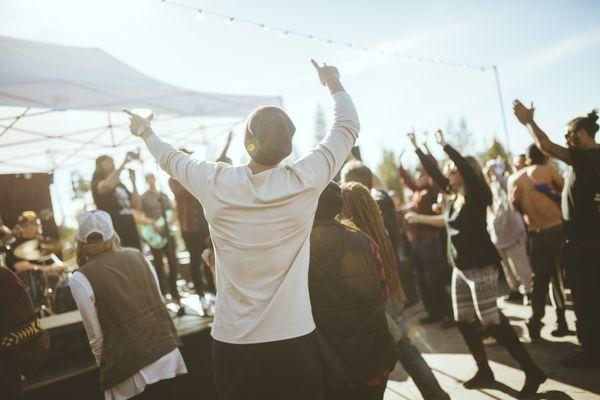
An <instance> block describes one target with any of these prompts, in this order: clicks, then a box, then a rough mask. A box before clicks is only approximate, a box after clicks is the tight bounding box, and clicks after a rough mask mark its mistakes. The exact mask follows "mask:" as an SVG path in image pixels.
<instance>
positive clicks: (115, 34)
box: [0, 0, 600, 166]
mask: <svg viewBox="0 0 600 400" xmlns="http://www.w3.org/2000/svg"><path fill="white" fill-rule="evenodd" d="M181 1H182V2H185V3H187V4H190V5H194V6H197V7H199V8H204V9H207V10H213V11H217V12H222V13H225V14H231V15H233V16H237V17H240V18H246V19H251V20H256V21H259V22H264V23H267V24H271V25H275V26H279V27H282V28H286V29H291V30H297V31H302V32H307V33H312V34H315V35H317V36H319V37H329V38H333V39H339V40H343V41H349V42H355V43H357V44H361V45H366V46H371V47H376V48H381V49H387V50H395V51H398V52H402V53H406V54H411V55H417V56H428V57H435V58H440V59H447V60H451V61H457V62H466V63H474V64H486V65H487V64H495V65H498V67H499V71H500V78H501V84H502V90H503V94H504V105H505V108H506V110H507V121H508V129H509V135H510V140H511V144H512V150H513V151H514V152H520V151H522V150H523V149H524V148H525V146H526V145H527V144H528V143H529V142H530V139H529V136H528V135H527V133H526V132H525V130H524V129H522V128H521V127H520V126H519V125H518V124H517V123H516V121H515V119H514V118H513V117H512V115H511V112H510V110H511V103H512V99H514V98H515V97H519V98H521V99H522V100H523V101H524V102H525V101H526V102H528V101H531V100H533V101H534V102H535V104H536V107H537V115H538V120H539V122H540V124H541V126H542V127H544V128H547V130H548V131H549V133H550V135H551V136H552V137H553V138H555V139H557V140H561V141H562V134H563V132H564V129H565V128H564V124H565V123H566V122H567V121H568V120H569V119H571V118H572V117H574V116H577V115H581V114H585V113H587V112H589V111H590V110H591V109H592V108H593V107H598V106H600V21H599V17H600V2H598V1H566V0H562V1H502V2H498V1H496V2H492V1H421V2H413V1H411V2H409V1H351V0H345V1H328V2H324V1H316V0H305V1H270V0H255V1H240V0H235V1H234V0H205V1H200V0H181ZM194 14H195V13H194V12H192V11H187V10H183V9H180V8H177V7H173V6H170V5H168V4H165V3H163V2H161V1H158V0H103V1H93V2H92V1H75V0H72V1H68V0H53V1H47V0H19V1H17V0H1V1H0V34H1V35H8V36H15V37H20V38H26V39H34V40H45V41H49V42H55V43H60V44H68V45H77V46H97V47H101V48H103V49H104V50H106V51H108V52H109V53H111V54H113V55H114V56H116V57H117V58H119V59H121V60H122V61H124V62H125V63H127V64H129V65H131V66H133V67H135V68H137V69H139V70H141V71H143V72H144V73H146V74H148V75H150V76H153V77H155V78H158V79H161V80H164V81H166V82H168V83H172V84H175V85H179V86H182V87H188V88H192V89H198V90H203V91H217V92H229V93H243V94H268V95H272V94H280V95H282V96H283V99H284V104H285V107H286V109H287V110H288V112H289V113H290V115H291V117H292V119H293V120H294V121H295V123H296V126H297V128H298V130H297V135H296V140H297V146H298V148H299V150H301V151H306V150H308V149H309V147H310V146H311V145H312V144H313V142H314V139H313V120H314V110H315V107H316V104H317V103H318V102H319V103H321V104H323V105H324V106H326V107H329V105H330V101H329V99H328V96H327V92H326V90H325V89H323V88H322V87H321V86H320V85H319V84H318V82H317V80H316V78H315V76H314V71H313V69H312V66H311V65H310V63H309V61H308V60H309V59H310V58H311V57H314V58H315V59H317V60H319V61H326V62H328V63H330V64H334V65H337V66H338V67H339V68H340V71H341V74H342V79H343V82H344V84H345V86H346V88H347V90H348V92H350V93H351V95H352V96H353V97H354V99H355V102H356V105H357V109H358V111H359V114H360V118H361V123H362V132H361V138H360V142H359V143H360V145H361V148H362V152H363V155H364V157H365V159H366V161H367V163H369V164H371V165H372V166H375V165H376V163H377V162H378V161H379V159H380V156H381V151H382V149H383V148H384V147H385V148H389V149H393V150H395V151H397V152H398V151H400V150H401V149H402V148H405V147H407V146H408V141H407V140H406V138H405V136H404V135H403V133H404V132H406V131H407V130H409V129H410V128H411V127H412V126H414V127H415V128H416V130H417V131H422V130H425V129H428V130H430V131H431V130H433V129H436V128H437V127H445V126H446V123H447V121H448V119H449V118H454V119H455V120H457V119H458V118H459V117H460V116H464V117H465V118H466V120H467V122H468V124H469V126H470V128H471V130H472V131H473V132H474V135H475V140H476V143H477V144H478V146H479V147H483V146H484V145H485V144H488V143H489V142H491V140H492V138H493V136H494V135H498V137H499V138H501V139H503V128H502V122H501V119H500V113H499V107H498V98H497V95H496V89H495V82H494V79H493V73H492V72H490V71H488V72H480V71H478V70H470V69H458V68H450V67H446V66H441V65H432V64H419V63H413V62H409V61H406V60H404V59H400V58H395V57H387V56H379V55H377V54H373V53H363V52H361V51H358V50H355V49H348V48H340V47H335V46H324V45H322V44H321V43H320V41H310V40H302V39H297V38H293V37H289V38H286V39H282V38H280V37H279V36H278V35H277V34H276V33H274V32H269V31H263V30H260V29H256V28H251V27H247V26H244V25H241V24H235V23H234V24H233V26H227V25H226V24H224V23H223V21H222V20H220V19H214V18H210V17H208V18H207V19H206V21H205V22H198V21H197V19H196V18H195V15H194ZM240 136H241V135H239V133H238V134H237V137H236V141H235V142H234V145H233V158H234V160H240V159H241V158H242V155H243V150H242V148H241V138H240ZM414 161H415V159H414V158H413V157H412V156H411V157H407V162H411V163H413V162H414Z"/></svg>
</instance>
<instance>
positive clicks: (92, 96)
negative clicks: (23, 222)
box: [0, 36, 281, 173]
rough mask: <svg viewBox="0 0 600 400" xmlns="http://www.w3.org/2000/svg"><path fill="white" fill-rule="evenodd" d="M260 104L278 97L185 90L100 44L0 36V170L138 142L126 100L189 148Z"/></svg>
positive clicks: (26, 168) (72, 160)
mask: <svg viewBox="0 0 600 400" xmlns="http://www.w3.org/2000/svg"><path fill="white" fill-rule="evenodd" d="M263 104H275V105H281V98H280V97H260V96H243V95H230V94H219V93H203V92H197V91H192V90H186V89H182V88H179V87H175V86H172V85H168V84H166V83H163V82H160V81H157V80H155V79H152V78H150V77H148V76H146V75H144V74H143V73H141V72H139V71H137V70H135V69H133V68H131V67H129V66H127V65H126V64H124V63H122V62H120V61H119V60H117V59H116V58H114V57H112V56H111V55H110V54H108V53H106V52H104V51H103V50H100V49H97V48H82V47H72V46H62V45H55V44H48V43H43V42H35V41H29V40H22V39H15V38H10V37H3V36H0V173H18V172H43V171H55V170H58V169H77V168H79V166H81V165H82V164H84V163H85V164H86V165H90V163H91V162H93V160H94V159H95V158H96V157H97V156H98V155H100V154H104V153H109V154H111V155H117V156H118V155H120V154H124V153H125V152H126V151H129V150H133V149H135V148H136V147H137V146H139V142H137V141H135V140H134V139H133V138H132V137H131V135H130V134H129V132H128V129H127V126H128V124H127V118H126V116H125V115H124V114H123V113H122V112H121V108H123V107H126V108H148V109H152V110H153V111H154V113H155V114H156V118H155V122H154V126H156V130H157V131H158V132H160V133H161V135H162V136H164V137H165V138H167V139H168V140H169V141H171V142H172V143H173V144H174V145H175V146H183V145H185V146H186V147H190V146H191V147H192V148H193V147H194V146H196V147H197V146H201V145H207V144H208V143H210V142H211V141H214V140H215V139H217V138H218V137H219V136H220V135H221V134H222V133H224V132H226V131H227V130H228V129H230V128H231V127H232V126H234V125H236V124H238V123H240V122H241V121H243V119H244V118H245V117H246V115H248V113H249V112H250V111H251V110H252V109H254V108H255V107H257V106H259V105H263ZM117 161H118V160H117Z"/></svg>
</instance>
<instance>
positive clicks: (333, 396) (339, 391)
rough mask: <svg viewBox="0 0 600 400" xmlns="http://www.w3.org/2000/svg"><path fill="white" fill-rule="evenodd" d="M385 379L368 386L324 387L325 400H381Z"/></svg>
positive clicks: (385, 384) (385, 383)
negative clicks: (377, 383)
mask: <svg viewBox="0 0 600 400" xmlns="http://www.w3.org/2000/svg"><path fill="white" fill-rule="evenodd" d="M386 386H387V379H386V380H385V381H384V382H382V383H381V384H380V385H378V386H369V387H348V388H337V387H326V388H325V400H383V395H384V394H385V387H386Z"/></svg>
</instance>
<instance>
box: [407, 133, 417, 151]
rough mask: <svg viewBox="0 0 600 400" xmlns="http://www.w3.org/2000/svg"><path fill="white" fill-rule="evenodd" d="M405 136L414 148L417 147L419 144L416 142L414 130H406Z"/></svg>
mask: <svg viewBox="0 0 600 400" xmlns="http://www.w3.org/2000/svg"><path fill="white" fill-rule="evenodd" d="M406 136H407V137H408V140H410V144H412V145H413V147H414V148H415V150H417V149H418V148H419V144H418V143H417V135H415V132H414V131H412V132H408V133H407V134H406Z"/></svg>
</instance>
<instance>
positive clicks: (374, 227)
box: [339, 182, 406, 305]
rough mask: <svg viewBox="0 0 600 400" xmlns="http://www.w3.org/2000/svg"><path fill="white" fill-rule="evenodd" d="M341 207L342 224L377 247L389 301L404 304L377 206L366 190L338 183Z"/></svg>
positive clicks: (394, 255) (391, 248)
mask: <svg viewBox="0 0 600 400" xmlns="http://www.w3.org/2000/svg"><path fill="white" fill-rule="evenodd" d="M342 197H343V200H344V205H343V208H342V212H341V213H340V215H339V217H340V219H341V220H342V222H343V223H346V224H348V225H350V226H353V227H356V228H357V229H359V230H361V231H362V232H363V233H365V234H367V235H368V236H369V237H370V238H371V239H373V241H374V242H375V244H376V245H377V246H378V247H379V251H380V252H381V258H382V259H383V267H384V269H385V276H386V279H387V282H388V286H389V289H390V295H391V300H392V302H393V303H395V304H396V305H400V304H402V303H404V302H405V301H406V295H405V294H404V290H403V289H402V284H401V283H400V277H399V275H398V258H397V255H396V252H395V251H394V247H393V246H392V242H391V241H390V238H389V236H388V234H387V231H386V229H385V225H384V224H383V217H382V216H381V212H380V211H379V207H378V206H377V203H376V202H375V200H373V198H372V197H371V193H370V192H369V190H368V189H367V188H366V187H365V186H364V185H363V184H361V183H358V182H347V183H344V184H342Z"/></svg>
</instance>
